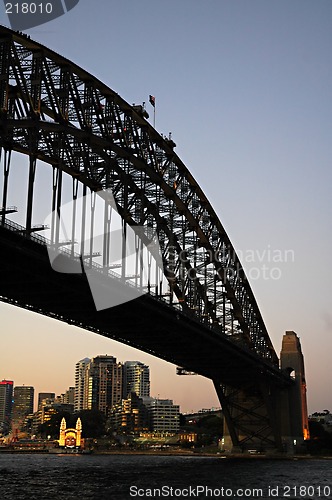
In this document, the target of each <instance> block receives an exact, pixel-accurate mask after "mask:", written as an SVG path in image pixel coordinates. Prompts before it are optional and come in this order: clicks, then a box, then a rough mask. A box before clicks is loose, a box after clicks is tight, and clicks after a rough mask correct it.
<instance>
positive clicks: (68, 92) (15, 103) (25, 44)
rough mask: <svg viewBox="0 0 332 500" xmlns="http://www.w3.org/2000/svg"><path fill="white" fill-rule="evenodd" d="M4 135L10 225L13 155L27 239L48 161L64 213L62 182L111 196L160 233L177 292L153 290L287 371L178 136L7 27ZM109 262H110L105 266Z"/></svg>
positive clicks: (2, 35)
mask: <svg viewBox="0 0 332 500" xmlns="http://www.w3.org/2000/svg"><path fill="white" fill-rule="evenodd" d="M0 65H1V67H0V69H1V79H0V131H1V144H0V146H1V152H2V163H3V171H4V174H3V175H4V177H3V178H4V189H3V198H2V208H1V214H2V221H3V222H5V217H6V214H7V213H8V212H9V211H10V210H9V207H8V206H7V205H8V204H7V185H8V179H9V173H10V157H11V152H12V151H15V152H18V153H22V154H24V155H27V157H28V158H29V186H28V196H27V206H26V223H25V232H26V234H27V235H29V234H31V233H32V232H33V230H34V229H33V227H32V211H33V196H34V193H33V191H34V177H35V171H36V165H37V162H38V161H42V162H45V163H47V164H49V165H50V166H51V167H52V168H53V179H54V182H53V190H52V209H58V210H60V205H61V189H62V176H63V175H65V174H68V175H69V176H70V177H71V178H72V183H73V197H74V198H75V193H77V186H78V185H81V186H83V190H84V191H85V192H87V191H91V192H98V191H101V190H106V189H111V190H112V193H113V196H114V198H115V202H116V207H117V211H118V212H119V214H120V216H121V218H122V219H123V221H124V222H125V223H126V224H128V225H130V226H137V225H139V226H145V227H146V228H151V230H153V231H156V233H157V235H158V239H159V244H160V247H161V251H162V258H163V266H164V278H165V279H166V281H167V289H165V287H164V286H162V285H161V284H160V286H159V284H158V283H156V284H155V285H156V286H155V287H154V288H153V289H151V290H150V293H151V294H152V295H154V296H155V297H156V298H159V299H160V300H163V301H166V302H168V303H169V304H170V305H172V306H173V307H176V308H180V309H182V311H183V313H184V314H186V315H189V316H190V317H191V318H193V319H195V320H197V321H198V322H200V323H203V324H204V325H205V326H207V327H208V328H210V329H212V330H214V331H216V332H219V333H220V334H221V335H226V336H227V337H228V338H229V339H230V340H231V341H234V342H235V343H239V344H240V345H242V346H244V347H245V348H246V349H250V350H252V351H254V352H255V353H256V354H258V355H259V356H260V357H261V358H264V360H266V361H267V362H271V363H272V364H273V365H274V366H275V367H277V366H278V358H277V356H276V353H275V351H274V348H273V345H272V343H271V340H270V338H269V335H268V332H267V330H266V327H265V324H264V322H263V319H262V316H261V314H260V311H259V308H258V305H257V303H256V300H255V297H254V295H253V292H252V290H251V287H250V285H249V282H248V280H247V278H246V275H245V272H244V270H243V268H242V265H241V263H240V261H239V258H238V256H237V254H236V251H235V249H234V247H233V245H232V243H231V241H230V239H229V237H228V235H227V233H226V231H225V229H224V228H223V226H222V224H221V222H220V220H219V218H218V216H217V215H216V213H215V211H214V210H213V208H212V206H211V204H210V203H209V201H208V199H207V198H206V196H205V195H204V193H203V191H202V189H201V188H200V186H199V185H198V184H197V182H196V181H195V179H194V178H193V176H192V175H191V173H190V171H189V170H188V168H187V167H186V166H185V165H184V164H183V162H182V161H181V160H180V158H179V157H178V156H177V154H176V153H175V151H174V149H175V144H174V142H173V141H172V139H170V138H166V137H163V136H162V135H160V134H159V133H158V132H157V131H156V130H155V129H154V128H153V127H152V126H151V125H150V123H149V122H148V121H147V117H148V116H147V113H146V111H145V109H144V108H143V107H142V106H135V105H133V106H132V105H129V104H128V103H127V102H126V101H125V100H124V99H122V98H121V97H120V96H119V95H118V94H117V93H116V92H114V91H113V90H112V89H110V88H109V87H107V86H106V85H105V84H103V83H102V82H100V81H99V80H98V79H96V78H95V77H93V76H92V75H91V74H89V73H87V72H86V71H84V70H83V69H81V68H80V67H78V66H77V65H75V64H73V63H72V62H70V61H69V60H67V59H65V58H64V57H62V56H60V55H58V54H57V53H55V52H53V51H52V50H50V49H47V48H46V47H44V46H42V45H41V44H39V43H36V42H34V41H32V40H31V39H30V38H29V37H27V36H25V35H22V34H19V33H15V32H13V31H11V30H9V29H7V28H4V27H2V28H0ZM105 259H106V261H107V257H104V260H105Z"/></svg>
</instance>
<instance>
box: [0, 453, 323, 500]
mask: <svg viewBox="0 0 332 500" xmlns="http://www.w3.org/2000/svg"><path fill="white" fill-rule="evenodd" d="M331 471H332V461H330V460H324V459H308V460H307V459H303V460H302V459H301V460H300V459H299V460H268V459H258V458H251V459H242V458H241V459H234V458H232V459H224V458H222V457H220V456H217V457H198V456H160V455H156V456H151V455H70V454H69V455H68V454H67V455H61V454H59V455H51V454H11V453H2V454H0V498H1V500H11V499H14V500H23V499H24V500H28V499H29V500H34V499H38V500H44V499H45V500H46V499H47V500H48V499H57V500H59V499H63V500H67V499H68V500H69V499H98V500H99V499H109V500H111V499H112V500H113V499H125V500H127V499H128V500H129V499H131V498H202V499H203V498H211V499H215V498H232V499H243V498H249V499H255V498H263V499H272V498H275V499H285V498H289V499H303V498H312V499H315V500H317V499H320V498H324V499H326V498H328V499H332V474H331Z"/></svg>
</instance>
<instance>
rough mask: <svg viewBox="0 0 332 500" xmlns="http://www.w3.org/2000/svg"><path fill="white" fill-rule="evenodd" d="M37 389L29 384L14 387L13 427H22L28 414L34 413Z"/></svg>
mask: <svg viewBox="0 0 332 500" xmlns="http://www.w3.org/2000/svg"><path fill="white" fill-rule="evenodd" d="M34 393H35V390H34V388H33V387H31V386H28V385H22V386H15V387H14V403H13V417H12V427H13V429H20V428H21V427H22V426H23V423H24V420H25V418H26V417H27V416H28V415H31V414H33V398H34Z"/></svg>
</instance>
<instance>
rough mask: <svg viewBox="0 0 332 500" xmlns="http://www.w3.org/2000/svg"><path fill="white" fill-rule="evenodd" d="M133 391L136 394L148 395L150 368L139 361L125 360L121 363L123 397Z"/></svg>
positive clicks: (140, 395)
mask: <svg viewBox="0 0 332 500" xmlns="http://www.w3.org/2000/svg"><path fill="white" fill-rule="evenodd" d="M131 392H135V393H136V394H137V396H139V397H140V398H142V397H149V396H150V368H149V367H148V366H147V365H145V364H143V363H141V362H140V361H126V362H125V363H124V365H123V394H122V397H123V399H126V398H127V397H128V394H130V393H131Z"/></svg>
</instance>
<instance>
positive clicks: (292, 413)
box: [279, 331, 310, 453]
mask: <svg viewBox="0 0 332 500" xmlns="http://www.w3.org/2000/svg"><path fill="white" fill-rule="evenodd" d="M280 363H281V369H282V370H284V371H285V372H287V373H288V374H290V376H291V378H293V381H294V383H293V384H291V385H290V386H289V387H287V389H285V390H283V391H282V392H281V395H280V412H279V413H280V427H281V435H282V441H283V447H284V450H285V451H286V452H288V453H294V452H295V453H296V452H305V451H306V443H305V441H306V440H307V439H309V437H310V436H309V426H308V412H307V396H306V382H305V373H304V360H303V355H302V350H301V343H300V339H299V338H298V336H297V335H296V333H295V332H293V331H286V333H285V335H284V336H283V339H282V349H281V353H280Z"/></svg>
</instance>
